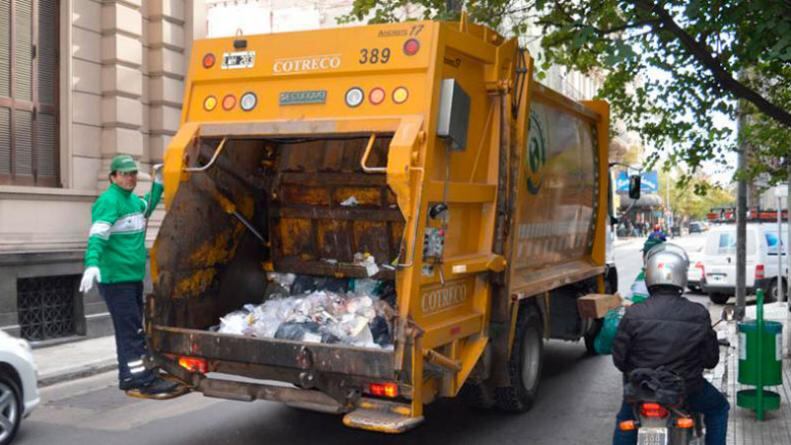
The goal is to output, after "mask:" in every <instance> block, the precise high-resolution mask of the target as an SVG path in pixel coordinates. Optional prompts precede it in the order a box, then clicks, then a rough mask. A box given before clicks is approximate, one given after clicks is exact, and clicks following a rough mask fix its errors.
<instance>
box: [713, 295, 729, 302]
mask: <svg viewBox="0 0 791 445" xmlns="http://www.w3.org/2000/svg"><path fill="white" fill-rule="evenodd" d="M728 298H730V295H727V294H709V300H711V302H712V303H714V304H725V303H727V302H728Z"/></svg>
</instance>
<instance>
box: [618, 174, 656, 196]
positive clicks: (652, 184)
mask: <svg viewBox="0 0 791 445" xmlns="http://www.w3.org/2000/svg"><path fill="white" fill-rule="evenodd" d="M615 190H616V191H618V192H623V193H629V174H628V173H627V172H625V171H622V172H620V173H618V178H617V179H616V180H615ZM658 191H659V175H658V174H657V173H656V170H652V171H650V172H643V173H640V192H641V193H656V192H658Z"/></svg>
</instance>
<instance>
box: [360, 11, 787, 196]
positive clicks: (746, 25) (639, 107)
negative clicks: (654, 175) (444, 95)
mask: <svg viewBox="0 0 791 445" xmlns="http://www.w3.org/2000/svg"><path fill="white" fill-rule="evenodd" d="M460 3H464V8H465V10H466V11H467V13H468V14H470V16H471V17H472V18H473V20H476V21H478V22H481V23H485V24H488V25H490V26H493V27H497V28H499V29H500V31H501V32H506V33H509V34H512V35H524V34H525V33H531V34H541V35H542V42H541V43H542V48H543V53H544V54H543V59H542V60H541V63H542V66H543V67H544V68H547V67H549V66H550V65H552V64H559V65H562V66H565V67H566V68H568V69H573V70H577V71H579V72H582V73H586V74H587V73H591V72H597V73H604V74H605V79H604V83H603V87H602V88H601V90H600V91H599V96H600V97H602V98H604V99H607V100H609V101H610V104H611V106H612V110H613V112H614V114H615V115H616V117H617V118H620V119H622V120H623V121H624V122H625V123H626V125H627V128H628V129H629V130H633V131H635V132H637V133H638V134H639V135H640V136H641V138H642V139H643V142H644V143H645V144H646V145H647V146H649V147H654V148H655V151H654V153H653V159H654V160H655V159H656V158H657V155H658V153H660V152H664V153H665V154H666V156H665V158H666V159H667V161H666V162H667V164H668V165H667V166H669V165H674V164H677V163H680V162H683V163H685V164H687V166H689V168H690V170H689V171H690V172H695V171H696V170H697V169H699V168H700V167H701V165H702V163H703V162H704V161H710V160H715V161H717V160H719V161H720V162H726V158H725V154H726V153H727V152H729V151H732V150H734V149H736V147H737V145H736V144H737V142H736V138H735V137H734V136H735V135H734V134H733V130H732V128H733V126H732V125H729V124H728V123H729V122H730V123H732V122H735V121H736V120H737V118H739V117H740V115H742V116H743V117H744V119H743V120H742V122H743V123H744V125H743V129H744V130H745V131H744V132H743V134H742V135H741V137H743V138H744V140H745V141H747V142H750V143H751V145H752V147H753V148H754V149H755V150H756V152H755V154H754V156H753V160H754V162H753V163H752V165H751V169H750V170H749V172H748V173H750V174H751V175H755V174H758V173H761V172H767V171H768V172H769V173H772V174H775V175H786V173H784V171H785V164H784V163H782V162H780V163H778V161H777V159H781V160H782V159H785V158H786V157H788V153H789V151H791V148H789V144H788V141H789V140H791V139H790V138H789V136H791V0H750V1H742V0H632V1H619V0H590V1H588V0H469V1H466V2H459V1H457V2H446V1H442V0H415V1H406V0H355V2H354V7H353V10H352V12H351V13H350V14H349V15H348V16H347V17H346V18H345V20H355V19H356V20H363V19H366V18H368V19H370V20H371V21H373V22H390V21H399V20H404V19H423V18H440V19H447V18H453V17H455V16H457V14H458V9H454V4H455V5H459V4H460ZM410 6H411V7H412V8H413V10H414V11H415V15H414V16H413V15H411V14H410V13H406V14H405V13H404V11H405V9H404V8H405V7H410ZM415 6H418V8H414V7H415ZM505 27H507V28H508V29H504V28H505ZM742 113H743V114H742ZM767 159H772V160H773V163H769V162H766V160H767ZM690 179H691V176H685V181H682V184H683V183H684V182H686V181H688V180H690Z"/></svg>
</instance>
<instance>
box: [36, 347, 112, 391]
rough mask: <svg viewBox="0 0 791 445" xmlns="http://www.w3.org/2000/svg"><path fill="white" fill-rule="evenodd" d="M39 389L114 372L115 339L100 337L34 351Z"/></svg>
mask: <svg viewBox="0 0 791 445" xmlns="http://www.w3.org/2000/svg"><path fill="white" fill-rule="evenodd" d="M33 358H34V359H35V360H36V365H37V366H38V385H39V387H44V386H49V385H54V384H55V383H60V382H63V381H66V380H74V379H77V378H80V377H87V376H90V375H93V374H99V373H101V372H107V371H111V370H113V369H116V367H117V366H118V365H117V362H116V357H115V337H113V336H112V335H111V336H108V337H99V338H92V339H88V340H81V341H76V342H73V343H65V344H61V345H57V346H50V347H46V348H38V349H34V350H33Z"/></svg>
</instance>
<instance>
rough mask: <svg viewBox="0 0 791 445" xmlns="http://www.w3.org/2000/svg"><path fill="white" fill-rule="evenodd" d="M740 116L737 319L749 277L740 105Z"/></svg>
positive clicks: (744, 166) (737, 204) (743, 149)
mask: <svg viewBox="0 0 791 445" xmlns="http://www.w3.org/2000/svg"><path fill="white" fill-rule="evenodd" d="M739 108H740V110H739V118H738V121H737V122H736V133H737V135H738V136H737V137H738V140H739V149H738V150H739V161H738V164H739V165H738V170H737V174H738V175H739V186H738V189H737V194H736V196H737V197H736V311H735V316H736V319H737V320H739V321H741V320H742V319H744V307H745V284H746V278H747V270H746V269H747V246H746V241H747V180H746V178H745V175H744V172H745V171H746V169H747V144H746V143H745V142H744V139H743V138H742V137H741V136H742V131H743V129H742V127H743V126H744V116H743V115H742V113H741V106H740V107H739Z"/></svg>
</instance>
